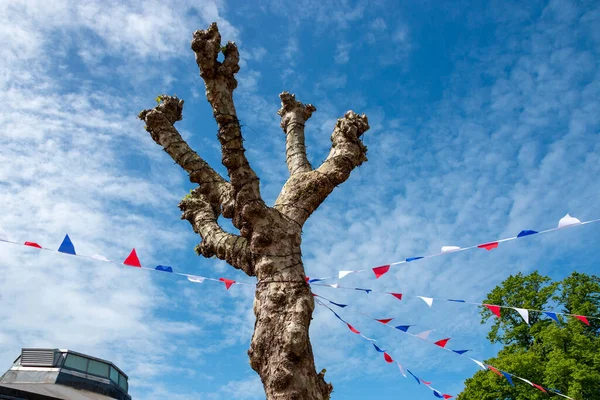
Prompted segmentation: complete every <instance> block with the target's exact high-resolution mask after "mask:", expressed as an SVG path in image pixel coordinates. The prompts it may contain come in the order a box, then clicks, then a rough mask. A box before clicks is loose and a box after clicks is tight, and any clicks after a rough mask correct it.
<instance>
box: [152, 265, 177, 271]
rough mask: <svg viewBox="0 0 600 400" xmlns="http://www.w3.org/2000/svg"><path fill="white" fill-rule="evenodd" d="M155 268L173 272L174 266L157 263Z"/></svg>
mask: <svg viewBox="0 0 600 400" xmlns="http://www.w3.org/2000/svg"><path fill="white" fill-rule="evenodd" d="M154 269H155V270H157V271H164V272H173V268H171V267H169V266H168V265H157V266H156V268H154Z"/></svg>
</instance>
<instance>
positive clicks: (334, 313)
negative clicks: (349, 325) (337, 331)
mask: <svg viewBox="0 0 600 400" xmlns="http://www.w3.org/2000/svg"><path fill="white" fill-rule="evenodd" d="M331 312H332V313H333V315H335V316H336V317H337V319H339V320H340V321H342V322H346V321H344V320H343V319H342V317H340V316H339V315H337V313H336V312H335V311H333V310H331Z"/></svg>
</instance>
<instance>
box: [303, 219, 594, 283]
mask: <svg viewBox="0 0 600 400" xmlns="http://www.w3.org/2000/svg"><path fill="white" fill-rule="evenodd" d="M597 222H600V218H598V219H592V220H589V221H584V222H581V221H580V220H579V219H577V218H575V217H572V216H570V215H569V214H567V215H565V216H564V217H563V218H561V219H560V221H558V226H557V227H556V228H550V229H546V230H542V231H539V232H538V231H534V230H530V229H526V230H522V231H521V232H519V233H518V234H517V236H513V237H509V238H505V239H498V240H495V241H491V242H485V243H481V244H476V245H471V246H467V247H460V246H442V248H441V250H440V252H439V253H435V254H429V255H425V256H414V257H409V258H406V259H404V260H402V261H396V262H393V263H390V264H386V265H381V266H379V267H374V268H363V269H358V270H342V271H338V275H337V276H328V277H323V278H315V279H312V281H313V282H318V281H324V280H329V279H342V278H345V277H346V276H348V275H351V274H357V273H360V272H365V271H373V274H375V279H379V278H381V277H382V276H383V275H385V274H387V273H388V272H389V270H390V268H391V267H393V266H396V265H400V264H406V263H410V262H414V261H417V260H425V259H428V258H433V257H439V256H441V255H445V254H450V253H458V252H461V251H467V250H472V249H484V250H486V251H491V250H493V249H495V248H497V247H498V246H499V244H500V243H504V242H509V241H512V240H517V239H521V238H524V237H528V236H532V235H541V234H545V233H550V232H554V231H558V230H561V229H565V228H572V227H575V226H581V225H587V224H593V223H597Z"/></svg>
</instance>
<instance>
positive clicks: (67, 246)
mask: <svg viewBox="0 0 600 400" xmlns="http://www.w3.org/2000/svg"><path fill="white" fill-rule="evenodd" d="M58 251H59V252H61V253H66V254H73V255H76V254H75V246H73V243H72V242H71V239H70V238H69V235H65V238H64V240H63V242H62V244H61V245H60V247H59V248H58Z"/></svg>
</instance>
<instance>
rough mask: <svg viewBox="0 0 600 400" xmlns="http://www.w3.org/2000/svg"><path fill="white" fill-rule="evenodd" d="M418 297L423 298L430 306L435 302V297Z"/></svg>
mask: <svg viewBox="0 0 600 400" xmlns="http://www.w3.org/2000/svg"><path fill="white" fill-rule="evenodd" d="M417 297H418V298H420V299H422V300H423V301H424V302H425V303H427V305H428V306H429V307H431V305H432V304H433V299H432V298H431V297H423V296H417Z"/></svg>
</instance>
